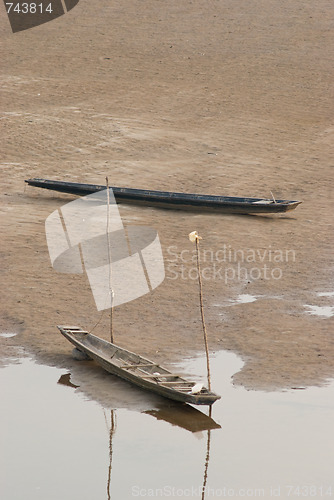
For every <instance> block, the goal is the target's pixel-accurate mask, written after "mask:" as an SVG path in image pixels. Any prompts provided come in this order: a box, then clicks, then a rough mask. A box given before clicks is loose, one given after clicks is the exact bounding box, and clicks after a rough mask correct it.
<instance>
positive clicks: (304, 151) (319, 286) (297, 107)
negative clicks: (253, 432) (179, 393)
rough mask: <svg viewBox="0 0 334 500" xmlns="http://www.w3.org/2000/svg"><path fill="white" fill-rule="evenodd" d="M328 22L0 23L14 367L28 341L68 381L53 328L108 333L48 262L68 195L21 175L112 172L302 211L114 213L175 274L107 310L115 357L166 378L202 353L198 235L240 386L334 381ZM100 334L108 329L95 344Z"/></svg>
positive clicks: (275, 17) (79, 19)
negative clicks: (48, 233) (51, 225)
mask: <svg viewBox="0 0 334 500" xmlns="http://www.w3.org/2000/svg"><path fill="white" fill-rule="evenodd" d="M333 15H334V7H333V4H332V2H330V1H329V0H320V1H319V2H317V3H316V5H315V4H314V2H310V1H306V2H303V5H300V4H295V3H293V2H287V1H284V2H280V3H278V2H274V1H272V0H268V1H266V2H261V1H257V0H256V1H254V2H252V3H251V4H250V3H249V2H232V1H227V2H224V3H222V2H211V1H210V2H198V1H196V2H193V3H191V4H190V3H189V4H183V3H182V4H180V2H176V1H174V0H172V1H170V2H168V3H167V4H166V3H161V2H153V1H150V0H147V1H145V2H144V3H143V2H138V1H131V2H130V1H128V0H126V1H125V2H122V3H121V4H110V2H107V1H106V0H101V1H100V2H99V3H98V8H97V5H96V4H94V3H93V4H92V3H90V2H87V1H83V0H81V1H80V3H79V4H78V5H77V6H76V7H75V8H74V9H73V10H72V11H71V12H70V13H68V14H66V15H65V16H62V17H60V18H59V19H57V20H55V21H52V22H50V23H48V24H45V25H42V26H40V27H38V28H34V29H31V30H28V31H26V32H20V33H16V34H15V35H14V34H12V33H11V31H10V26H9V23H8V20H7V19H6V18H5V17H4V16H3V17H2V18H1V22H0V29H1V34H2V38H3V40H4V43H3V55H2V61H3V65H2V66H3V71H2V74H3V77H2V78H3V82H2V90H3V96H2V109H3V111H2V116H1V118H2V119H1V127H2V138H3V141H2V143H3V146H4V152H3V154H2V164H1V172H0V175H1V183H0V204H1V205H0V217H1V250H0V263H1V264H0V265H1V268H0V273H1V296H2V299H1V304H0V331H2V332H17V333H18V335H17V336H15V337H1V338H0V342H1V350H2V353H3V354H2V358H3V359H5V358H6V357H8V356H10V355H11V353H13V355H14V356H17V351H16V348H17V346H22V347H23V348H24V349H25V352H28V353H30V354H32V355H34V356H35V357H37V359H39V360H41V361H43V362H47V363H49V364H52V365H57V366H67V367H70V366H72V365H73V363H75V362H74V361H73V360H72V358H71V356H70V352H71V346H70V345H69V344H68V343H67V341H66V340H65V339H63V338H62V337H61V335H59V334H58V332H57V329H56V327H55V325H57V324H79V325H81V326H82V327H85V328H87V329H90V328H91V327H92V326H93V325H95V323H96V322H97V321H98V320H99V319H100V313H98V312H97V311H96V308H95V304H94V301H93V298H92V295H91V291H90V288H89V284H88V280H87V278H86V277H85V276H80V275H67V274H61V273H57V272H55V271H54V270H53V269H52V267H51V265H50V261H49V256H48V249H47V245H46V239H45V232H44V222H45V219H46V218H47V216H48V215H49V214H50V213H51V212H53V211H54V210H56V209H57V208H59V207H61V206H62V205H63V204H64V203H67V202H68V201H70V200H72V199H73V197H71V196H68V195H61V194H55V193H51V192H43V191H42V190H38V189H34V188H29V187H25V185H24V179H27V178H30V177H42V178H51V179H59V180H69V181H78V182H88V183H98V184H102V183H103V182H104V180H105V176H106V175H108V176H109V181H110V183H111V184H113V185H116V186H127V187H134V188H148V189H161V190H171V191H185V192H198V193H207V194H224V195H231V196H233V195H235V196H238V195H239V196H254V197H270V191H272V192H273V193H274V196H275V197H276V198H284V199H297V200H302V201H303V203H302V205H300V206H299V207H298V208H297V209H296V211H294V212H291V213H289V214H287V215H283V216H266V217H258V216H257V217H251V216H250V217H246V216H233V215H218V214H198V213H197V214H191V213H186V212H181V211H168V210H158V209H153V208H148V207H146V208H140V207H138V208H136V207H133V206H131V207H130V206H129V207H128V206H125V205H121V206H120V213H121V215H122V218H123V222H124V224H139V225H148V226H151V227H154V228H156V229H158V231H159V236H160V240H161V244H162V247H163V252H164V257H165V266H166V279H165V281H164V283H163V284H162V285H160V286H159V287H158V288H157V289H156V290H154V291H153V292H152V293H151V294H149V295H146V296H143V297H141V298H139V299H137V300H135V301H133V302H131V303H128V304H125V305H124V306H120V307H117V308H116V309H115V315H114V324H115V332H116V333H115V341H116V342H118V343H119V344H120V345H122V346H124V347H130V348H131V350H135V351H137V352H139V353H141V354H143V355H145V356H147V357H151V358H155V359H157V360H158V361H161V362H162V361H163V362H164V363H165V364H167V365H168V362H169V361H170V362H173V361H180V360H182V359H183V358H184V357H185V356H189V355H192V353H195V352H197V351H201V350H203V342H202V332H201V319H200V314H199V307H198V287H197V282H196V279H194V276H195V271H194V262H192V261H191V256H192V254H191V252H193V246H192V245H191V243H190V242H189V241H188V233H189V232H191V231H193V230H197V231H198V232H199V233H200V234H201V235H202V237H203V241H202V242H201V248H202V251H203V252H204V251H206V254H205V256H204V255H203V263H202V267H203V269H204V270H205V276H206V278H205V279H204V280H203V282H204V283H203V284H204V295H205V313H206V321H207V329H208V332H209V343H210V348H211V350H219V349H226V350H231V351H233V352H235V353H237V354H239V355H240V356H241V357H242V358H243V359H244V361H245V362H246V363H245V365H244V367H243V368H242V370H241V371H240V372H238V373H237V374H236V375H235V377H234V383H235V384H241V385H243V386H245V387H246V388H250V389H282V388H287V387H298V386H300V385H302V386H307V385H317V384H323V383H325V381H326V380H327V379H328V378H330V377H333V376H334V361H333V359H334V356H333V354H334V339H333V333H332V332H333V322H334V319H333V316H332V315H331V311H333V309H330V308H332V307H333V305H334V304H333V296H332V295H330V293H331V292H333V264H332V248H333V244H334V241H333V215H332V214H333V208H334V207H333V188H332V186H333V181H332V179H333V166H334V155H333V137H334V124H333V81H334V68H333V55H334V45H333V37H334V36H333V31H332V30H331V19H332V18H333ZM224 251H225V253H224ZM275 259H276V260H275ZM265 265H266V266H267V267H266V269H265V267H264V266H265ZM265 272H267V274H265ZM240 296H241V298H240ZM242 296H251V297H254V298H255V299H256V300H253V301H250V300H249V301H247V299H246V300H243V299H242ZM307 306H313V309H312V307H311V308H310V307H307ZM315 306H317V307H318V308H319V307H323V308H327V309H315V308H314V307H315ZM328 308H329V309H328ZM312 311H313V313H314V312H317V314H310V312H312ZM326 311H327V313H328V312H329V314H327V316H326V315H319V313H322V312H326ZM107 332H108V317H107V314H104V316H103V317H102V319H101V322H100V324H99V326H98V327H97V328H96V330H95V333H96V334H98V335H101V336H103V337H104V338H108V333H107Z"/></svg>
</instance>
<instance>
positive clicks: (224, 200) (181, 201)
mask: <svg viewBox="0 0 334 500" xmlns="http://www.w3.org/2000/svg"><path fill="white" fill-rule="evenodd" d="M25 182H27V183H28V184H29V185H30V186H35V187H40V188H43V189H50V190H52V191H58V192H61V193H69V194H75V195H79V196H85V195H88V194H92V193H95V192H97V191H101V190H103V189H106V186H100V185H97V184H80V183H77V182H62V181H52V180H48V179H37V178H35V179H27V180H26V181H25ZM112 190H113V193H114V196H115V199H116V201H117V202H121V203H122V202H123V203H132V204H136V205H140V204H146V205H152V206H158V207H163V208H174V209H188V210H204V209H205V210H214V211H220V212H224V213H234V214H263V213H279V212H287V211H288V210H293V209H295V208H296V207H297V206H298V205H299V204H300V203H301V201H289V200H274V199H262V198H241V197H239V198H238V197H232V196H213V195H204V194H191V193H173V192H169V191H150V190H148V189H132V188H123V187H114V186H112Z"/></svg>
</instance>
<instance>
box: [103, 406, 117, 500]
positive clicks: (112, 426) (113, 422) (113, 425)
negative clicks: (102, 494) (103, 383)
mask: <svg viewBox="0 0 334 500" xmlns="http://www.w3.org/2000/svg"><path fill="white" fill-rule="evenodd" d="M103 413H104V418H105V421H106V425H107V428H108V434H109V466H108V481H107V497H108V500H110V499H111V495H110V485H111V470H112V439H113V435H114V433H115V432H116V411H115V410H110V425H109V424H108V421H107V416H106V412H105V410H104V409H103Z"/></svg>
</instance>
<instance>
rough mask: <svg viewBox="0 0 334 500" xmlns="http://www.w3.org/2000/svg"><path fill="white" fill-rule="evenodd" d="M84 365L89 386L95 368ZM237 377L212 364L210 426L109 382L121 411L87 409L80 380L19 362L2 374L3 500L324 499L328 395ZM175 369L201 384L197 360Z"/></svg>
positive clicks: (331, 492) (231, 366)
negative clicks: (247, 383)
mask: <svg viewBox="0 0 334 500" xmlns="http://www.w3.org/2000/svg"><path fill="white" fill-rule="evenodd" d="M78 363H80V362H78ZM83 363H84V364H83V365H82V366H83V369H84V371H85V373H86V374H89V373H92V374H93V372H94V370H96V367H94V364H93V363H92V362H83ZM241 367H242V361H241V360H240V359H239V358H238V357H237V356H235V355H234V354H231V353H226V352H220V353H217V354H216V355H215V356H213V357H212V360H211V371H212V387H213V389H214V390H215V391H216V392H217V393H219V394H221V396H222V399H221V400H220V401H218V402H216V403H215V404H214V405H213V407H212V415H211V417H209V416H208V409H206V408H204V407H202V408H201V407H198V409H194V408H193V407H191V406H189V405H188V406H186V405H179V404H173V403H171V402H168V401H167V400H163V399H161V398H154V397H152V396H151V395H150V394H149V393H146V392H145V391H140V390H136V389H133V388H132V387H130V386H128V384H126V383H123V382H121V386H116V385H115V379H114V377H112V376H111V375H106V377H105V379H103V380H104V383H106V384H107V385H108V382H110V390H111V392H112V391H113V390H114V389H115V388H116V387H118V389H119V388H120V387H121V389H122V397H123V398H124V401H126V402H127V407H128V409H125V408H124V405H123V407H122V404H118V403H117V404H118V406H117V407H116V409H115V408H114V407H113V403H112V401H113V400H112V397H113V395H112V394H111V400H110V405H107V406H106V407H103V406H102V405H101V404H100V403H98V402H97V400H94V398H92V395H90V397H88V396H87V394H85V393H83V392H82V388H81V387H78V386H79V385H80V372H79V373H77V374H76V376H75V381H74V380H72V377H71V374H69V373H68V372H66V370H60V369H56V368H51V367H47V366H43V365H38V364H36V363H34V362H33V361H32V360H29V359H23V360H22V362H21V363H20V364H15V365H10V366H8V367H6V368H3V369H1V371H0V398H1V416H2V424H1V427H0V436H1V444H0V445H1V464H0V470H1V476H2V483H1V498H4V499H6V500H22V499H24V500H30V499H31V500H32V499H34V500H35V499H36V500H38V499H43V500H46V499H47V500H59V499H61V500H74V499H80V500H92V499H94V500H103V499H109V498H113V499H114V500H128V499H132V498H154V499H159V498H200V499H201V498H208V499H210V498H245V497H246V498H249V497H253V498H254V497H255V498H256V497H257V498H261V497H262V498H266V499H269V498H274V497H278V498H284V499H285V498H290V499H291V498H295V499H296V498H301V497H303V498H331V497H334V485H333V458H334V445H333V418H334V398H333V396H334V384H333V383H331V384H330V385H329V386H328V387H324V388H309V389H305V390H291V391H287V392H272V393H264V392H256V391H246V390H245V389H242V388H235V387H233V385H232V384H231V376H232V374H233V373H235V372H237V371H238V370H240V368H241ZM177 368H178V369H179V370H181V371H183V372H184V373H185V374H186V373H188V374H194V375H200V376H199V377H197V380H198V381H199V382H205V370H206V364H205V359H203V358H198V359H192V360H187V361H185V362H184V363H183V364H182V367H179V366H178V367H177ZM98 370H100V369H98ZM101 373H102V372H101ZM103 374H104V372H103ZM94 380H95V379H94ZM98 380H99V379H98V378H96V383H98ZM299 389H302V388H299ZM96 390H98V387H96ZM93 392H94V391H93ZM119 398H120V396H119V395H117V398H116V400H117V401H119ZM132 401H133V411H131V405H132ZM138 402H140V407H141V409H140V411H138ZM120 406H121V407H120ZM135 410H136V411H135ZM199 410H200V411H199ZM330 488H332V489H330Z"/></svg>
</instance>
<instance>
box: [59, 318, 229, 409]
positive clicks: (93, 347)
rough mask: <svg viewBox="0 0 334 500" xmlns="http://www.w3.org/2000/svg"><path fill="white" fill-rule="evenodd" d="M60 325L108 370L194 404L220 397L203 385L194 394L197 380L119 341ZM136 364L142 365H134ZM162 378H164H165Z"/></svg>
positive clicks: (168, 396)
mask: <svg viewBox="0 0 334 500" xmlns="http://www.w3.org/2000/svg"><path fill="white" fill-rule="evenodd" d="M58 329H59V330H60V332H61V334H62V335H64V337H65V338H67V340H69V341H70V342H71V343H72V344H73V345H74V346H75V347H76V348H77V349H79V350H80V351H82V352H84V353H85V354H86V355H88V356H89V357H90V358H91V359H93V360H94V361H96V363H97V364H99V365H100V366H102V368H104V369H105V370H106V371H108V372H109V373H111V374H113V375H116V376H118V377H120V378H122V379H124V380H126V381H127V382H130V383H132V384H135V385H137V386H138V387H140V388H142V389H146V390H149V391H151V392H155V393H156V394H158V395H160V396H164V397H166V398H169V399H173V400H174V401H179V402H183V403H191V404H195V405H212V404H213V403H214V402H215V401H216V400H217V399H220V396H218V395H217V394H215V393H213V392H211V391H208V390H207V389H205V388H203V389H202V392H201V393H198V394H192V393H191V388H192V387H193V386H194V385H195V382H191V381H188V380H186V379H184V378H182V377H180V376H178V375H174V374H172V373H171V372H170V371H169V370H167V369H166V368H163V367H162V366H160V365H158V364H156V363H154V362H152V361H150V360H148V359H146V358H143V357H142V356H139V355H138V354H135V353H132V352H131V351H128V350H126V349H124V348H122V347H119V346H117V345H116V344H112V343H111V342H107V341H106V340H103V339H100V338H99V337H96V336H95V335H92V334H90V333H87V332H85V331H83V330H81V329H80V328H79V327H77V326H75V327H74V326H73V327H69V326H58ZM128 363H129V364H128ZM125 364H126V366H125V367H124V365H125ZM122 365H123V366H122ZM136 366H139V367H140V366H141V367H142V368H133V367H136ZM133 371H136V373H133ZM138 372H141V373H138ZM154 374H157V375H156V376H154ZM159 379H160V380H159ZM162 379H165V382H163V381H162ZM167 379H168V380H169V381H168V380H167ZM171 380H173V381H174V382H173V381H171ZM163 384H167V385H168V384H174V385H175V384H177V385H179V386H180V387H181V386H182V391H181V390H177V389H173V388H171V387H167V386H166V385H163ZM185 391H187V392H185Z"/></svg>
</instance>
